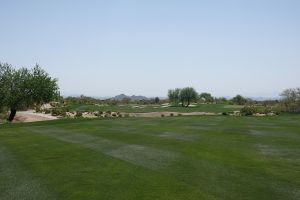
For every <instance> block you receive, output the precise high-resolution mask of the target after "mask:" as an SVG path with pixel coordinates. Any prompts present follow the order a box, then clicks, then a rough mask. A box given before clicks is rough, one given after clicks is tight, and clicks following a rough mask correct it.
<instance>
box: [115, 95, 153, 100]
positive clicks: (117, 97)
mask: <svg viewBox="0 0 300 200" xmlns="http://www.w3.org/2000/svg"><path fill="white" fill-rule="evenodd" d="M126 98H127V99H130V100H133V101H139V100H147V99H148V98H147V97H145V96H135V95H132V96H127V95H125V94H120V95H117V96H115V97H113V99H115V100H118V101H122V100H123V99H126Z"/></svg>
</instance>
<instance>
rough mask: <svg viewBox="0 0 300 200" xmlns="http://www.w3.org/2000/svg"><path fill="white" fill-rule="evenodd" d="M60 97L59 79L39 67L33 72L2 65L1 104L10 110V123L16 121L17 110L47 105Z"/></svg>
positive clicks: (0, 82)
mask: <svg viewBox="0 0 300 200" xmlns="http://www.w3.org/2000/svg"><path fill="white" fill-rule="evenodd" d="M58 95H59V92H58V86H57V79H53V78H51V77H50V76H49V75H48V74H47V73H46V72H45V71H44V70H43V69H41V68H40V67H39V65H36V66H35V67H34V68H33V69H32V70H28V69H26V68H21V69H18V70H16V69H14V68H12V66H11V65H9V64H1V63H0V102H1V104H2V105H3V106H4V107H6V108H8V109H10V115H9V117H8V121H12V120H13V119H14V117H15V115H16V112H17V110H19V109H24V108H28V107H31V106H34V105H41V104H43V103H47V102H49V101H51V100H53V99H54V98H55V97H56V96H58Z"/></svg>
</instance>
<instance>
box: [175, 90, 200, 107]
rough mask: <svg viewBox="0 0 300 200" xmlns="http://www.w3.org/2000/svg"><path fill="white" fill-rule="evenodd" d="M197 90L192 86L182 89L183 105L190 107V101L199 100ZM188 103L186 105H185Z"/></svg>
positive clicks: (181, 98)
mask: <svg viewBox="0 0 300 200" xmlns="http://www.w3.org/2000/svg"><path fill="white" fill-rule="evenodd" d="M197 96H198V94H197V92H196V90H195V89H194V88H192V87H186V88H183V89H181V90H180V95H179V97H180V101H181V105H182V107H183V106H186V107H188V106H189V105H190V103H191V102H192V101H196V100H197ZM185 103H186V105H185Z"/></svg>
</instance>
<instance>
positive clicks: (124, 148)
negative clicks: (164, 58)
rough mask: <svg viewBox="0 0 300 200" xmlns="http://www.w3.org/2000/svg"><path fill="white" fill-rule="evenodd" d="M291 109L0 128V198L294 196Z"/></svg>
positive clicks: (299, 168) (297, 173)
mask: <svg viewBox="0 0 300 200" xmlns="http://www.w3.org/2000/svg"><path fill="white" fill-rule="evenodd" d="M299 155H300V116H297V115H286V116H278V117H265V118H255V117H228V116H227V117H226V116H211V117H209V116H197V117H196V116H195V117H168V118H153V119H146V118H118V119H94V120H84V119H79V120H58V121H49V122H39V123H28V124H6V125H2V126H0V199H72V200H73V199H118V200H119V199H151V200H152V199H172V200H173V199H255V200H256V199H272V200H273V199H288V200H289V199H291V200H293V199H299V198H300V156H299Z"/></svg>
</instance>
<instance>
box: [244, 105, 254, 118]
mask: <svg viewBox="0 0 300 200" xmlns="http://www.w3.org/2000/svg"><path fill="white" fill-rule="evenodd" d="M240 112H241V115H243V116H249V115H253V114H255V113H257V108H256V107H255V106H244V107H243V108H242V109H241V110H240Z"/></svg>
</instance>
